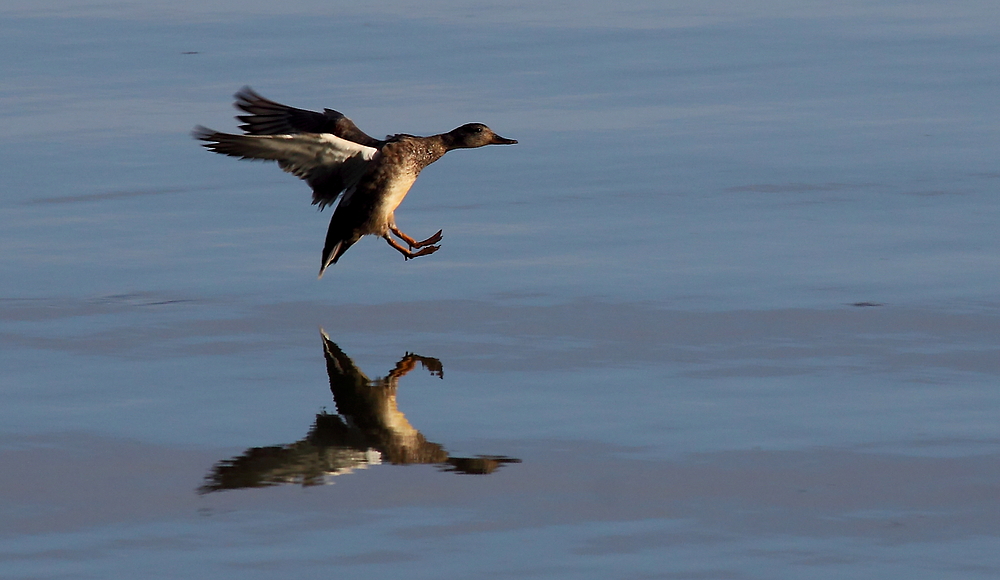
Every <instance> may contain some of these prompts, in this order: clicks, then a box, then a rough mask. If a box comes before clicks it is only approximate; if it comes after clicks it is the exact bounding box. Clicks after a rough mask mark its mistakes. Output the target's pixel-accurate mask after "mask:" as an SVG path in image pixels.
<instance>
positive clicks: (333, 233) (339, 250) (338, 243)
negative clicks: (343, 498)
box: [319, 212, 361, 278]
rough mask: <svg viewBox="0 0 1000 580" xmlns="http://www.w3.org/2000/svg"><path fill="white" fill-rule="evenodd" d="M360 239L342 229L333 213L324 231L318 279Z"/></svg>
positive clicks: (347, 229)
mask: <svg viewBox="0 0 1000 580" xmlns="http://www.w3.org/2000/svg"><path fill="white" fill-rule="evenodd" d="M360 239H361V236H359V235H357V234H355V233H354V232H353V231H351V230H350V229H349V228H344V227H343V224H341V223H340V220H338V219H337V214H336V212H334V214H333V217H332V218H330V228H329V229H327V231H326V245H325V246H324V247H323V259H322V260H321V261H320V266H319V278H322V277H323V272H325V271H326V269H327V267H329V266H330V264H336V263H337V260H339V259H340V257H341V256H343V255H344V252H346V251H347V249H348V248H350V247H351V246H353V245H354V243H355V242H357V241H358V240H360Z"/></svg>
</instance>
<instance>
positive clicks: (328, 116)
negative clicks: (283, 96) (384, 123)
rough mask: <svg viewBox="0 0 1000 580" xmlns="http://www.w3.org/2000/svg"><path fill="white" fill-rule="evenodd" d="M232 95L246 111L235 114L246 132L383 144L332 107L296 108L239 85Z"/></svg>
mask: <svg viewBox="0 0 1000 580" xmlns="http://www.w3.org/2000/svg"><path fill="white" fill-rule="evenodd" d="M234 96H235V97H236V102H235V103H234V105H235V106H236V108H237V109H239V110H241V111H243V112H245V113H249V114H247V115H237V117H236V118H237V119H239V120H240V121H243V124H242V125H240V129H242V130H243V131H245V132H246V133H247V134H249V135H292V134H295V133H329V134H331V135H336V136H337V137H340V138H341V139H347V140H348V141H353V142H355V143H357V144H359V145H364V146H366V147H374V148H376V149H380V148H381V147H382V145H385V141H380V140H378V139H374V138H372V137H370V136H369V135H368V134H366V133H365V132H364V131H362V130H361V129H358V126H357V125H355V124H354V121H351V120H350V119H348V118H347V117H345V116H344V115H343V114H342V113H340V112H338V111H334V110H333V109H324V110H323V112H322V113H317V112H315V111H307V110H305V109H296V108H295V107H289V106H287V105H282V104H281V103H277V102H275V101H272V100H270V99H265V98H264V97H262V96H260V94H258V93H257V92H256V91H254V90H253V89H251V88H250V87H243V88H242V89H240V90H239V91H237V92H236V94H235V95H234Z"/></svg>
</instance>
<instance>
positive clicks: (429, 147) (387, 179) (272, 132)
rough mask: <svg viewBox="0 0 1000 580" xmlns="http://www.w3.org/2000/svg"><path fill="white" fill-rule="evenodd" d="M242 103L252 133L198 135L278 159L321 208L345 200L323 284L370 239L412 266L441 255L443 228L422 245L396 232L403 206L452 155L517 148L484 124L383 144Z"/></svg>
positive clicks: (342, 120) (250, 155)
mask: <svg viewBox="0 0 1000 580" xmlns="http://www.w3.org/2000/svg"><path fill="white" fill-rule="evenodd" d="M235 97H236V103H235V106H236V108H237V109H239V110H241V111H243V112H244V113H246V114H245V115H238V116H237V117H236V118H237V119H239V120H240V121H242V122H243V124H242V125H240V129H242V130H243V131H244V132H245V133H246V134H245V135H233V134H229V133H220V132H218V131H213V130H211V129H208V128H206V127H202V126H200V125H199V126H197V127H195V129H194V132H193V135H194V137H195V138H196V139H198V140H200V141H204V143H203V146H204V147H206V148H207V149H208V150H210V151H214V152H216V153H221V154H223V155H229V156H231V157H239V158H241V159H261V160H266V161H277V162H278V166H279V167H281V168H282V169H283V170H285V171H287V172H289V173H291V174H292V175H295V176H296V177H298V178H299V179H302V180H305V182H306V183H308V184H309V186H310V187H311V188H312V190H313V201H312V202H313V204H314V205H319V208H320V209H321V210H322V209H324V208H325V207H326V206H328V205H332V204H333V202H335V201H337V198H338V197H340V203H339V204H337V208H336V210H334V212H333V217H332V218H330V227H329V229H328V230H327V232H326V244H325V246H324V247H323V258H322V260H321V261H320V268H319V277H320V278H322V277H323V272H324V271H325V270H326V268H327V267H328V266H329V265H330V264H336V263H337V260H339V259H340V257H341V256H343V255H344V252H346V251H347V249H348V248H350V247H351V246H352V245H353V244H354V243H355V242H357V241H358V240H360V239H361V237H362V236H365V235H369V234H370V235H375V236H379V237H381V238H383V239H385V241H387V242H388V243H389V245H390V246H392V247H393V248H395V249H396V250H398V251H399V252H400V253H401V254H403V258H404V259H405V260H409V259H411V258H416V257H418V256H426V255H429V254H433V253H434V252H436V251H437V250H438V249H439V247H440V246H437V245H435V244H437V243H438V242H440V241H441V231H440V230H439V231H438V232H437V233H436V234H434V235H433V236H431V237H429V238H427V239H426V240H421V241H417V240H416V239H415V238H412V237H410V236H408V235H407V234H405V233H403V231H402V230H400V229H399V228H398V227H397V226H396V218H395V211H396V208H397V207H399V204H400V203H402V201H403V198H405V197H406V194H407V192H408V191H409V190H410V187H411V186H412V185H413V183H414V182H415V181H416V180H417V176H418V175H420V172H421V171H422V170H423V169H424V168H425V167H427V166H428V165H430V164H431V163H434V162H435V161H437V160H438V159H440V158H441V157H442V156H443V155H444V154H445V153H447V152H448V151H451V150H452V149H471V148H475V147H483V146H485V145H512V144H514V143H517V141H515V140H513V139H506V138H504V137H501V136H499V135H497V134H496V133H494V132H493V131H492V130H491V129H490V128H489V127H487V126H486V125H483V124H482V123H469V124H467V125H462V126H461V127H458V128H457V129H453V130H451V131H448V132H447V133H441V134H439V135H431V136H430V137H417V136H414V135H406V134H398V135H389V136H388V137H386V138H385V139H384V140H380V139H375V138H372V137H370V136H368V135H367V134H365V133H364V132H363V131H362V130H361V129H358V126H357V125H355V124H354V122H353V121H351V120H350V119H348V118H347V117H345V116H344V115H343V114H342V113H339V112H337V111H334V110H332V109H324V110H323V112H322V113H318V112H315V111H307V110H304V109H296V108H294V107H289V106H287V105H282V104H281V103H277V102H275V101H272V100H270V99H266V98H264V97H262V96H260V95H259V94H258V93H257V92H255V91H254V90H253V89H251V88H250V87H243V88H242V89H240V90H239V91H238V92H237V93H236V95H235ZM341 193H343V195H342V196H341ZM393 236H395V237H396V238H399V240H402V241H403V242H405V243H406V246H404V245H402V244H401V243H400V242H399V241H397V240H396V239H394V238H393Z"/></svg>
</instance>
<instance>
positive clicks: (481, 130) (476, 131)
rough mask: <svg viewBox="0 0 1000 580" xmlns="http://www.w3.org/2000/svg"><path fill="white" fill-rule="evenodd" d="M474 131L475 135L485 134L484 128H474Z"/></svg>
mask: <svg viewBox="0 0 1000 580" xmlns="http://www.w3.org/2000/svg"><path fill="white" fill-rule="evenodd" d="M472 131H473V132H474V133H482V132H483V128H482V127H474V128H473V129H472Z"/></svg>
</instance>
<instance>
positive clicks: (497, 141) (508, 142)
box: [490, 134, 517, 145]
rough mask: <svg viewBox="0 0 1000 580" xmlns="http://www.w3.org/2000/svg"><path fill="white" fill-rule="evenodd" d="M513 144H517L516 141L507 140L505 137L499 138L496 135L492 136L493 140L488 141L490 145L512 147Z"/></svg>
mask: <svg viewBox="0 0 1000 580" xmlns="http://www.w3.org/2000/svg"><path fill="white" fill-rule="evenodd" d="M515 143H517V141H515V140H513V139H507V138H505V137H501V136H500V135H496V134H494V135H493V140H492V141H490V145H514V144H515Z"/></svg>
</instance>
